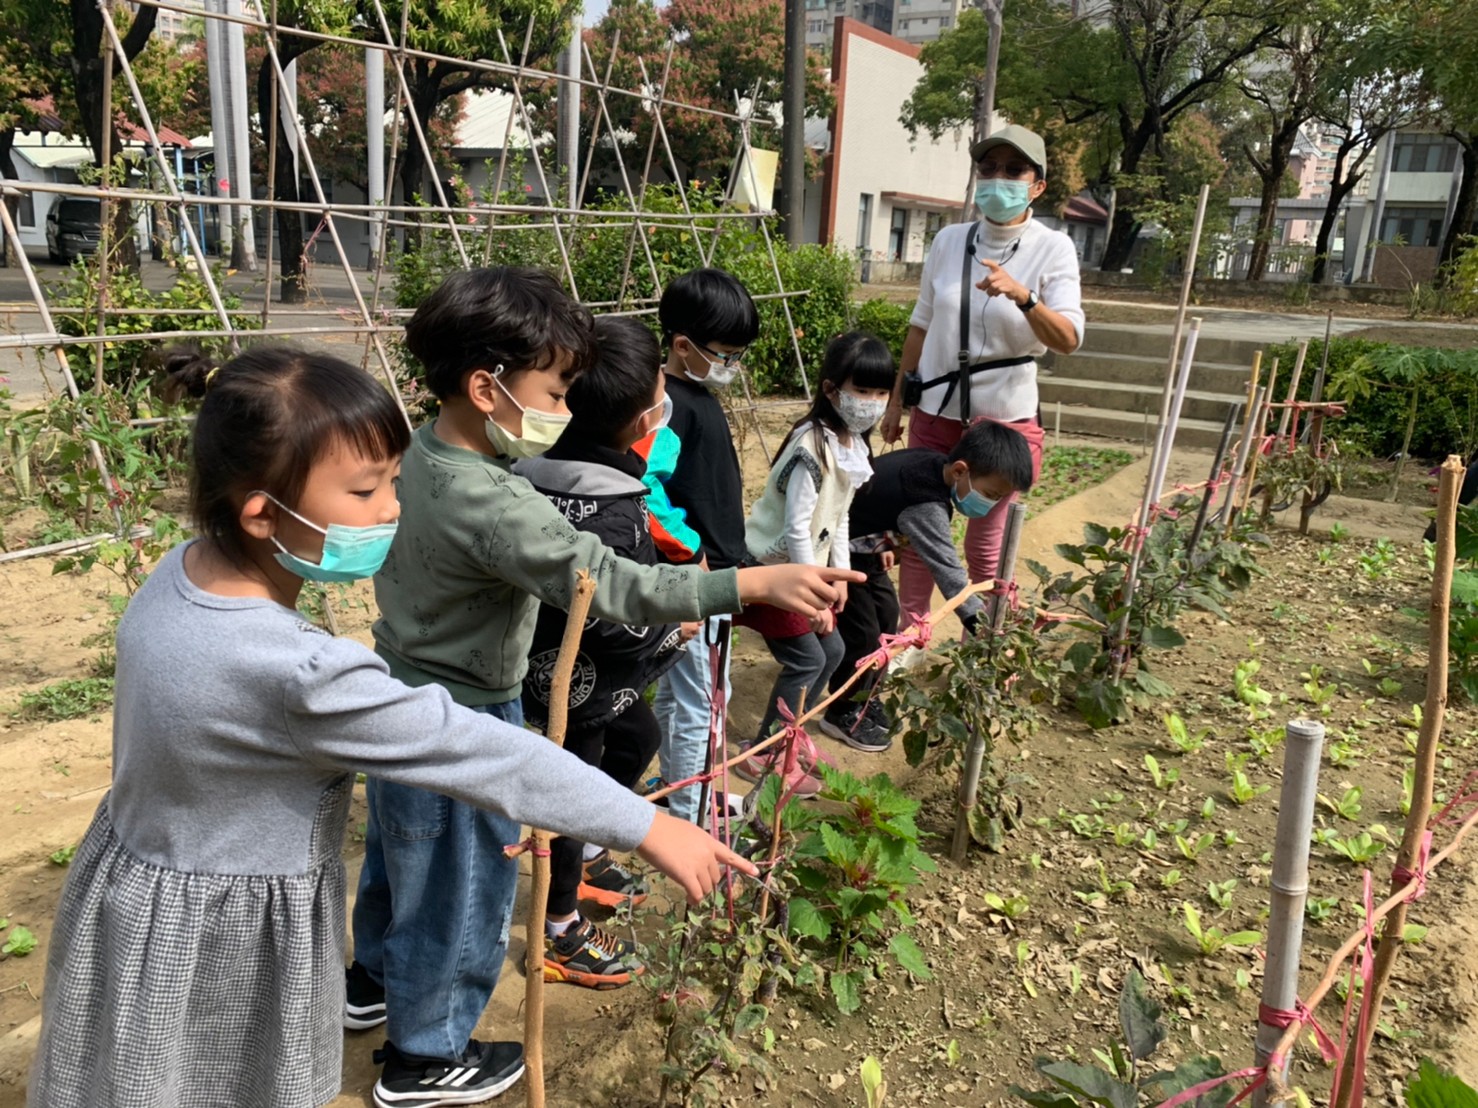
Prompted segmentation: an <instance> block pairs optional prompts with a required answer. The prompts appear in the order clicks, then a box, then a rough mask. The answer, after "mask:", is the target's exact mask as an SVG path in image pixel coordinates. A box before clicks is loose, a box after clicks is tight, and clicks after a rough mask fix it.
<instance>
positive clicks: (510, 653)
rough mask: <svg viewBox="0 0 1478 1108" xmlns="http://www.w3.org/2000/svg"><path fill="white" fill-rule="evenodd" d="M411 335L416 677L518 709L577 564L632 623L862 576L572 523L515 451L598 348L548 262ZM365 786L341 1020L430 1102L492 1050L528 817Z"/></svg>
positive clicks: (389, 569) (395, 1094)
mask: <svg viewBox="0 0 1478 1108" xmlns="http://www.w3.org/2000/svg"><path fill="white" fill-rule="evenodd" d="M406 342H407V346H408V347H409V349H410V351H411V353H412V354H413V355H415V357H416V358H417V359H418V360H419V361H420V363H421V364H422V366H423V367H424V368H425V372H426V384H427V387H428V388H429V389H430V390H431V392H432V393H433V394H434V395H435V396H436V398H437V400H438V401H440V405H441V407H440V410H439V412H438V414H437V417H436V419H435V420H434V421H433V422H432V423H430V424H428V425H426V426H423V427H421V428H420V429H419V430H417V431H416V432H415V434H414V435H413V436H412V443H411V448H410V450H409V451H407V452H406V455H405V457H404V459H403V461H402V463H401V472H400V485H399V492H400V502H401V516H400V526H399V529H398V531H397V534H396V538H395V544H394V546H393V547H392V548H391V551H390V556H389V558H388V559H387V560H386V562H385V565H384V568H383V569H382V570H381V571H380V573H379V574H378V575H376V577H375V599H376V601H377V602H378V604H379V608H380V617H381V618H380V619H379V620H378V621H377V622H376V623H375V625H374V628H373V634H374V638H375V649H376V651H377V652H378V653H379V654H380V656H381V657H383V658H384V659H385V661H386V663H387V664H388V665H389V667H390V670H391V672H392V673H393V674H394V675H395V676H396V677H398V678H399V679H400V680H402V681H404V682H405V683H406V684H408V685H412V686H419V685H425V684H430V683H432V682H435V683H437V684H440V685H442V686H444V687H445V688H446V689H447V690H448V691H449V692H450V693H451V694H452V697H453V699H454V700H456V701H457V702H458V703H460V704H463V705H466V706H468V707H471V708H476V709H479V710H482V711H485V712H488V713H490V714H492V715H496V716H499V717H500V718H502V719H504V720H506V721H508V722H511V723H515V724H517V723H522V721H523V720H522V712H521V710H520V704H519V697H520V693H521V687H522V682H523V678H524V675H525V673H526V672H527V669H528V652H529V646H530V643H531V641H532V638H533V632H534V624H535V619H536V616H537V613H538V608H539V603H540V602H541V601H542V602H544V603H546V604H552V605H554V606H556V607H560V608H564V607H567V606H568V605H569V602H570V598H571V596H572V595H573V593H574V585H575V578H576V574H577V572H578V571H579V570H580V569H582V568H583V569H588V570H589V571H590V573H591V574H592V576H594V577H595V580H596V590H595V598H594V603H593V605H592V607H591V615H592V616H593V617H595V618H598V619H606V620H613V621H615V622H619V623H629V624H637V625H645V624H652V623H668V622H678V621H685V620H697V619H702V618H705V617H707V616H709V615H713V614H717V613H722V612H732V611H737V610H738V608H739V607H740V605H741V604H742V603H748V602H751V601H753V600H763V601H765V602H767V603H771V604H775V605H777V606H779V607H784V608H789V609H792V610H795V611H800V612H802V613H806V614H809V613H811V612H813V611H816V610H818V609H820V608H824V607H826V606H828V605H829V604H830V603H831V602H832V600H833V599H834V597H835V590H834V589H833V588H832V586H831V582H833V581H836V580H841V579H851V578H855V577H857V576H858V575H850V574H843V573H840V572H838V571H827V570H821V569H815V568H812V567H802V566H784V567H763V568H755V569H745V570H741V571H732V570H731V571H728V572H726V573H703V572H702V571H700V570H698V569H697V568H694V567H684V566H666V565H663V566H643V565H639V564H638V563H636V562H632V561H628V560H627V559H624V558H620V557H617V556H616V555H615V554H613V553H612V552H611V551H610V550H608V549H607V548H606V547H605V546H603V545H602V544H601V543H600V541H599V539H597V538H596V537H595V536H593V535H590V534H587V533H582V532H580V531H577V530H576V529H575V528H574V527H572V526H571V525H570V524H569V522H568V521H567V520H566V519H565V518H564V516H563V515H561V514H560V512H559V511H558V510H557V509H556V508H555V507H554V506H553V505H552V504H551V503H550V502H549V500H548V499H547V498H546V497H544V496H543V495H541V494H540V493H539V492H537V491H536V490H535V489H534V488H533V487H532V486H531V485H530V484H529V483H528V482H527V481H525V480H523V479H522V478H520V477H517V476H515V475H513V474H512V473H511V472H510V468H509V467H510V466H511V464H512V462H513V461H514V460H515V459H519V458H529V457H534V456H536V455H538V454H540V453H542V452H543V451H545V450H547V449H548V448H549V447H550V446H551V445H553V443H554V441H555V440H556V439H557V438H558V437H559V434H560V432H561V431H562V430H563V428H564V425H565V424H566V423H567V422H568V421H569V413H568V410H567V409H566V407H565V404H564V395H565V391H566V389H567V388H568V387H569V384H570V382H571V381H572V380H573V379H574V378H575V377H577V376H578V375H579V374H580V373H581V372H583V371H584V370H585V369H586V368H588V367H589V365H590V364H591V363H592V362H593V361H594V357H595V345H594V337H593V323H592V319H591V316H590V313H589V312H587V311H586V310H585V309H584V308H582V307H581V306H580V305H578V304H576V303H574V302H573V301H572V300H570V299H569V297H568V296H566V295H565V293H564V290H563V289H562V288H560V286H559V283H558V282H557V281H556V280H555V279H554V278H553V277H552V276H551V275H549V274H548V273H545V272H543V271H540V270H531V269H520V268H512V267H503V268H497V269H474V270H469V271H463V272H459V273H454V274H453V275H451V276H450V277H448V278H447V279H446V280H445V281H444V282H443V283H442V285H441V286H440V287H439V288H438V289H437V290H436V291H435V292H433V293H432V294H431V295H430V296H429V297H428V298H427V299H426V301H425V302H424V303H423V304H422V305H421V307H420V308H419V309H418V310H417V311H416V313H415V315H414V316H413V317H412V318H411V320H410V322H409V323H408V324H407V325H406ZM778 570H786V571H789V572H786V573H784V574H781V573H778V572H776V571H778ZM367 793H368V798H369V820H368V824H367V828H366V835H365V861H364V870H363V872H362V874H361V878H360V884H359V892H358V896H357V899H356V903H355V907H354V921H353V926H354V952H355V962H354V964H353V965H352V966H351V967H350V968H349V970H348V980H347V986H348V990H347V991H348V1001H347V1006H346V1011H345V1024H346V1026H349V1027H356V1028H363V1027H373V1026H376V1025H378V1024H379V1023H382V1022H385V1021H386V1018H387V1016H388V1021H389V1027H388V1039H389V1041H388V1043H387V1044H386V1048H385V1052H384V1055H383V1057H384V1067H385V1068H384V1071H383V1073H382V1076H381V1078H380V1081H379V1083H378V1084H377V1086H376V1089H375V1098H376V1103H379V1104H392V1103H393V1104H397V1105H400V1104H409V1103H414V1104H417V1105H421V1104H435V1103H438V1102H440V1101H441V1100H443V1099H445V1098H443V1097H441V1096H440V1094H439V1093H438V1092H437V1090H438V1089H439V1088H445V1089H446V1090H447V1092H448V1094H455V1095H460V1096H465V1095H466V1090H465V1089H461V1090H458V1089H456V1088H455V1087H454V1086H453V1085H452V1084H450V1083H449V1084H446V1085H441V1086H439V1085H435V1084H427V1083H425V1082H426V1079H427V1078H428V1076H432V1075H437V1074H445V1073H447V1072H448V1067H456V1066H465V1067H474V1066H478V1065H479V1064H480V1062H481V1060H482V1059H483V1058H484V1057H486V1056H489V1054H490V1051H489V1050H488V1049H487V1048H486V1047H485V1044H480V1043H476V1042H473V1041H472V1040H471V1035H472V1031H473V1028H474V1027H475V1026H476V1024H477V1021H478V1019H479V1018H480V1016H481V1015H482V1011H483V1008H484V1007H485V1006H486V1004H487V1001H488V998H489V996H491V994H492V990H493V987H494V985H495V984H496V983H497V979H498V973H499V971H500V969H501V967H502V963H503V957H504V953H505V950H506V947H507V938H508V924H509V919H510V916H511V914H512V908H513V896H514V889H515V884H516V879H517V866H516V864H515V863H514V862H513V861H510V860H509V859H507V858H506V857H505V856H504V853H503V848H504V847H505V846H508V845H510V844H513V843H516V842H518V841H519V838H520V828H519V827H518V826H517V825H516V824H514V823H512V822H511V821H509V820H507V819H506V818H504V817H501V816H498V815H495V814H493V813H490V812H484V811H480V810H478V809H474V808H472V807H470V806H468V805H464V804H462V803H460V802H458V801H455V800H452V799H451V798H449V797H445V796H439V795H436V794H433V793H428V792H425V791H423V790H419V789H412V788H407V787H405V786H401V785H396V784H394V783H392V782H388V781H379V780H371V781H370V782H369V783H368V787H367ZM491 1053H496V1054H497V1056H499V1057H504V1058H511V1057H512V1056H513V1055H512V1052H511V1051H508V1050H507V1049H502V1050H498V1051H496V1052H491ZM474 1056H475V1057H474ZM507 1068H508V1073H509V1077H508V1078H507V1080H506V1082H502V1083H499V1082H488V1083H487V1086H486V1087H487V1088H488V1089H489V1090H491V1091H490V1092H489V1096H492V1095H496V1093H497V1092H501V1091H502V1090H503V1089H504V1088H506V1087H507V1086H508V1085H509V1084H512V1082H513V1081H514V1080H516V1079H517V1077H518V1074H519V1073H521V1072H522V1063H521V1061H519V1063H518V1066H517V1068H516V1069H515V1068H514V1067H513V1066H512V1064H511V1063H510V1064H509V1065H508V1067H507ZM495 1085H496V1088H494V1086H495ZM456 1103H470V1102H469V1101H466V1100H458V1101H456Z"/></svg>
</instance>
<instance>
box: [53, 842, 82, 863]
mask: <svg viewBox="0 0 1478 1108" xmlns="http://www.w3.org/2000/svg"><path fill="white" fill-rule="evenodd" d="M76 856H77V846H76V844H73V845H72V846H64V847H62V848H61V849H60V850H54V851H52V853H51V854H50V858H51V864H52V865H54V866H69V865H71V864H72V859H73V858H75V857H76Z"/></svg>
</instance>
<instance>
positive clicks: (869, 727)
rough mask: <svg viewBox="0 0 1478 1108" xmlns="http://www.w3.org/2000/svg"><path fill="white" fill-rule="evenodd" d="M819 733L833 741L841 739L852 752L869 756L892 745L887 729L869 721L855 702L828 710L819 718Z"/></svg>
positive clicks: (864, 712)
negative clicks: (856, 751) (864, 753)
mask: <svg viewBox="0 0 1478 1108" xmlns="http://www.w3.org/2000/svg"><path fill="white" fill-rule="evenodd" d="M821 731H822V733H823V734H827V735H830V736H831V737H832V738H834V739H841V740H842V742H844V743H846V744H847V745H848V746H850V747H851V748H852V749H853V750H863V751H866V752H867V753H869V754H881V753H882V752H883V751H885V750H887V749H888V748H889V747H890V746H892V745H893V738H892V736H891V735H889V734H888V732H887V729H886V728H883V727H879V726H878V725H877V724H876V723H874V722H873V721H872V720H871V719H869V718H868V715H867V712H866V711H865V710H864V708H863V706H862V705H861V704H859V703H857V702H856V701H852V702H850V703H845V704H834V705H832V706H831V707H830V708H828V709H827V710H826V714H825V715H823V716H822V717H821Z"/></svg>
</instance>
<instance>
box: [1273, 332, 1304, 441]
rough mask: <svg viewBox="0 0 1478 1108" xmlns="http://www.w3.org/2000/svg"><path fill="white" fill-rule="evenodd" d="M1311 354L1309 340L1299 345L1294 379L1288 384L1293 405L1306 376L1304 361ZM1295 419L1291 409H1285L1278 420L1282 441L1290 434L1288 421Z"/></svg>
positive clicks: (1289, 399) (1290, 400) (1295, 360)
mask: <svg viewBox="0 0 1478 1108" xmlns="http://www.w3.org/2000/svg"><path fill="white" fill-rule="evenodd" d="M1308 354H1309V340H1308V339H1304V340H1303V342H1301V343H1299V344H1298V357H1297V358H1295V359H1294V360H1293V379H1292V380H1291V381H1289V382H1288V400H1287V401H1286V403H1288V404H1292V403H1293V402H1294V401H1295V400H1297V399H1298V385H1299V382H1300V381H1301V380H1302V379H1303V375H1304V359H1305V358H1306V357H1308ZM1292 418H1293V409H1292V408H1291V407H1288V408H1284V409H1283V417H1282V418H1281V419H1280V420H1278V438H1279V439H1280V440H1281V439H1282V438H1284V437H1285V436H1286V435H1287V434H1288V421H1289V420H1290V419H1292Z"/></svg>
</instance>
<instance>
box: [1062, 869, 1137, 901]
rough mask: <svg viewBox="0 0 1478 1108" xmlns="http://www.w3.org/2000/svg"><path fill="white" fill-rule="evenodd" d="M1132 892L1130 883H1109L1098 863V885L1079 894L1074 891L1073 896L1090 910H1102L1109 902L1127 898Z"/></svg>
mask: <svg viewBox="0 0 1478 1108" xmlns="http://www.w3.org/2000/svg"><path fill="white" fill-rule="evenodd" d="M1133 891H1134V882H1132V881H1117V880H1115V881H1111V880H1109V875H1108V871H1107V870H1106V869H1104V867H1103V863H1102V862H1099V863H1098V883H1097V885H1096V886H1095V887H1094V888H1091V889H1087V890H1084V891H1081V892H1077V891H1075V892H1074V893H1073V895H1074V896H1075V897H1077V898H1078V899H1079V900H1081V901H1082V902H1083V903H1084V904H1086V905H1088V907H1090V908H1102V907H1103V906H1104V905H1105V904H1107V903H1108V902H1109V901H1110V900H1114V899H1117V898H1119V897H1123V896H1127V895H1128V894H1129V893H1132V892H1133Z"/></svg>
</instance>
